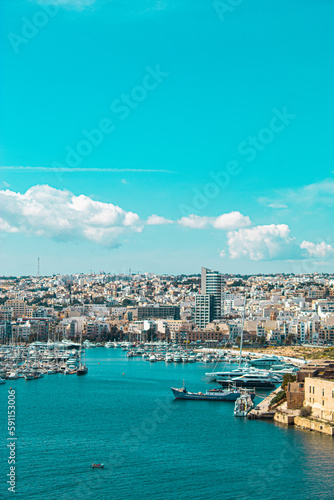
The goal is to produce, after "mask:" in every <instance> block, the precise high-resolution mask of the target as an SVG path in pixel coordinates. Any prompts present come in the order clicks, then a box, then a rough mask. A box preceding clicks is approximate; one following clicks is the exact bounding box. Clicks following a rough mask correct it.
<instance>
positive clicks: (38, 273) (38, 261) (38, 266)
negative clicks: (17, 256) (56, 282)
mask: <svg viewBox="0 0 334 500" xmlns="http://www.w3.org/2000/svg"><path fill="white" fill-rule="evenodd" d="M40 275H41V273H40V260H39V257H37V277H38V278H39V277H40Z"/></svg>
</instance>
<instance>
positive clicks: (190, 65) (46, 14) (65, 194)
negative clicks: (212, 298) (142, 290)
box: [0, 0, 334, 274]
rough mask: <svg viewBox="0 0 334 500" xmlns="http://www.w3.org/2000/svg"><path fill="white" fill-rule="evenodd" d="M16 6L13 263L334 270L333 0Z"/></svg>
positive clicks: (9, 105)
mask: <svg viewBox="0 0 334 500" xmlns="http://www.w3.org/2000/svg"><path fill="white" fill-rule="evenodd" d="M194 4H195V5H194ZM237 4H238V5H237ZM1 17H2V37H1V49H2V53H3V57H2V62H1V66H2V68H1V69H2V75H3V78H2V89H1V90H2V92H1V118H0V124H1V138H2V140H1V151H0V154H1V159H0V165H1V168H0V172H1V185H0V189H1V193H0V197H1V213H2V215H1V217H2V218H1V221H0V227H1V229H2V233H1V247H2V250H1V254H2V258H1V266H0V273H1V274H34V273H35V272H36V262H37V257H38V256H40V258H41V271H42V273H45V274H49V273H53V272H54V273H58V272H59V273H75V272H87V271H89V270H90V269H92V270H94V271H98V270H105V271H110V272H127V270H128V268H129V267H131V268H132V270H133V271H141V272H144V271H148V272H161V273H164V272H167V273H180V272H185V273H192V272H199V269H200V266H201V265H205V266H207V267H212V268H215V269H219V270H221V271H222V272H231V273H255V272H290V271H293V272H307V271H309V270H311V271H318V272H319V271H327V272H332V271H333V264H334V250H333V247H334V241H333V230H332V218H333V203H334V178H333V151H332V149H333V148H332V145H331V140H332V137H333V128H334V124H333V120H334V118H333V117H334V112H333V111H334V109H333V108H334V98H333V91H332V89H333V87H334V85H333V84H334V82H333V45H334V35H333V30H332V27H333V20H334V4H333V2H332V1H331V0H319V1H317V2H314V1H313V0H312V1H310V0H296V1H294V2H289V1H288V0H280V1H273V2H267V1H265V0H253V1H252V2H247V1H246V0H244V1H240V2H239V3H238V2H235V1H233V2H232V1H230V0H226V1H221V2H217V1H216V2H211V1H209V2H208V1H204V0H198V1H197V2H193V1H192V0H183V1H177V0H172V1H167V0H166V1H164V0H161V1H157V0H155V1H153V0H146V1H144V0H128V1H124V0H113V1H103V0H96V1H92V0H86V1H83V0H76V1H75V0H68V1H66V0H58V1H56V0H43V1H40V2H37V1H35V0H29V1H22V0H4V1H3V2H2V4H1ZM36 25H37V26H36ZM96 129H99V130H100V132H96ZM93 130H95V132H93V133H92V131H93ZM101 130H102V132H101ZM82 141H84V142H82ZM87 142H88V143H87ZM92 142H93V143H94V144H92ZM69 152H71V154H69ZM73 152H74V153H73ZM73 154H74V155H75V157H73ZM27 167H28V168H27ZM217 179H218V181H217ZM116 207H120V208H119V209H118V208H116ZM152 215H157V216H159V218H152V217H151V216H152Z"/></svg>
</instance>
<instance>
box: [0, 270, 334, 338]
mask: <svg viewBox="0 0 334 500" xmlns="http://www.w3.org/2000/svg"><path fill="white" fill-rule="evenodd" d="M0 290H1V291H0V302H1V305H0V340H1V342H2V343H8V342H32V341H36V340H38V341H44V342H46V341H55V340H62V339H68V340H72V341H78V340H79V339H80V338H83V339H88V340H91V341H100V342H106V341H110V340H129V341H151V340H167V341H171V342H176V343H179V342H180V343H182V342H204V343H206V345H207V346H210V345H211V346H212V347H214V346H215V345H234V344H236V343H239V341H240V334H241V326H242V318H243V314H244V315H245V316H244V320H245V321H244V342H245V344H246V345H247V344H250V345H295V344H312V345H323V344H327V345H328V344H330V345H331V344H332V343H333V342H334V275H330V274H313V275H306V274H303V275H285V274H284V275H282V274H276V275H269V276H268V275H256V276H239V275H237V276H233V275H225V274H221V273H219V272H216V271H211V270H208V269H206V268H202V269H201V274H198V275H190V276H186V275H181V276H168V275H162V276H159V275H156V274H140V275H139V274H130V273H129V275H112V274H106V273H99V274H88V275H87V274H79V275H72V276H60V275H56V276H45V277H42V276H23V277H2V278H1V280H0Z"/></svg>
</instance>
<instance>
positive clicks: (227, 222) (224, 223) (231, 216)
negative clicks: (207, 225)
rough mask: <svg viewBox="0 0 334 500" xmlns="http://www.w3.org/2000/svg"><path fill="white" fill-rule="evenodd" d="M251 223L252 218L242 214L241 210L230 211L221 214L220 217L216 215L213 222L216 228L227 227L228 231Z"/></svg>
mask: <svg viewBox="0 0 334 500" xmlns="http://www.w3.org/2000/svg"><path fill="white" fill-rule="evenodd" d="M250 225H251V220H250V218H249V217H248V216H244V215H242V214H241V213H240V212H230V213H228V214H222V215H219V217H216V218H215V219H214V220H213V222H212V226H213V227H214V228H215V229H225V230H228V231H230V230H233V229H239V228H242V227H247V226H250Z"/></svg>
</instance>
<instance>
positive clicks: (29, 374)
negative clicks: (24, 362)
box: [24, 373, 35, 380]
mask: <svg viewBox="0 0 334 500" xmlns="http://www.w3.org/2000/svg"><path fill="white" fill-rule="evenodd" d="M24 378H25V379H26V380H34V378H35V375H33V374H32V373H28V374H27V375H25V377H24Z"/></svg>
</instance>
